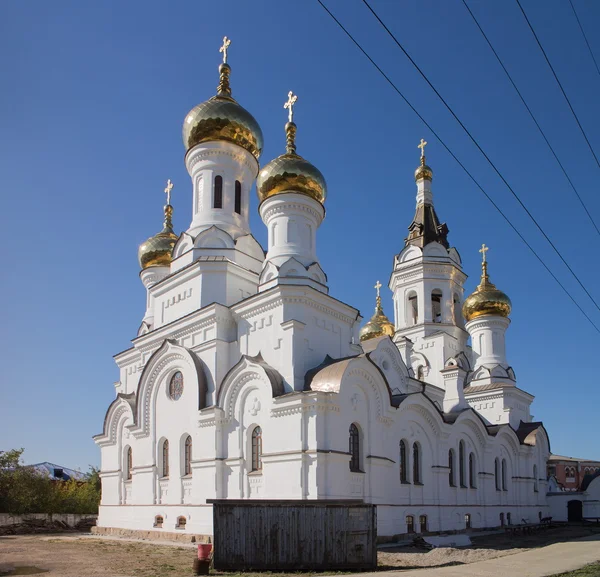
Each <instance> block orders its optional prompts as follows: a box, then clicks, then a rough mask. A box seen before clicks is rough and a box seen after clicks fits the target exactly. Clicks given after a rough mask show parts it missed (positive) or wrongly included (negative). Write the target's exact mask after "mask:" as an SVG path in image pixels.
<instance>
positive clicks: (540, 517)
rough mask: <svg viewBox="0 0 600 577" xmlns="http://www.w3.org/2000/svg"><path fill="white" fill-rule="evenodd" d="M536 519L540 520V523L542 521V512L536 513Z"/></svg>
mask: <svg viewBox="0 0 600 577" xmlns="http://www.w3.org/2000/svg"><path fill="white" fill-rule="evenodd" d="M538 519H539V520H540V522H541V520H542V512H541V511H538Z"/></svg>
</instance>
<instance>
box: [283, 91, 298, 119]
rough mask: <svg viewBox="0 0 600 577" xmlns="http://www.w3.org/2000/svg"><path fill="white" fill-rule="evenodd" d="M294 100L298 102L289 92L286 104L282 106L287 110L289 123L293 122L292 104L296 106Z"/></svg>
mask: <svg viewBox="0 0 600 577" xmlns="http://www.w3.org/2000/svg"><path fill="white" fill-rule="evenodd" d="M296 100H298V97H297V96H296V95H295V94H294V93H293V92H292V91H291V90H290V91H289V92H288V99H287V102H286V103H285V104H284V105H283V107H284V108H287V109H288V110H289V111H288V121H289V122H293V120H294V108H293V107H294V104H296Z"/></svg>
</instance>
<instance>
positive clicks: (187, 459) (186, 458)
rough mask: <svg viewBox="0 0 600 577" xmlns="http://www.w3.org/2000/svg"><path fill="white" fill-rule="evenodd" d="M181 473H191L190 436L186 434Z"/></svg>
mask: <svg viewBox="0 0 600 577" xmlns="http://www.w3.org/2000/svg"><path fill="white" fill-rule="evenodd" d="M183 474H184V475H191V474H192V437H191V436H190V435H188V436H187V437H186V439H185V443H184V445H183Z"/></svg>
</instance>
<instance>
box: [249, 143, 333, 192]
mask: <svg viewBox="0 0 600 577" xmlns="http://www.w3.org/2000/svg"><path fill="white" fill-rule="evenodd" d="M256 191H257V193H258V199H259V201H260V202H262V201H263V200H265V199H267V198H269V197H270V196H273V195H275V194H280V193H283V192H298V193H300V194H305V195H307V196H310V197H311V198H314V199H315V200H317V201H318V202H320V203H321V204H323V203H324V202H325V198H326V197H327V184H326V183H325V177H324V176H323V174H322V173H321V171H320V170H319V169H318V168H317V167H316V166H314V165H312V164H311V163H310V162H308V161H306V160H304V158H302V157H301V156H299V155H297V154H290V153H287V154H282V155H281V156H279V157H277V158H276V159H275V160H272V161H271V162H269V164H267V165H266V166H265V167H264V168H263V169H262V170H261V171H260V173H259V174H258V178H257V180H256Z"/></svg>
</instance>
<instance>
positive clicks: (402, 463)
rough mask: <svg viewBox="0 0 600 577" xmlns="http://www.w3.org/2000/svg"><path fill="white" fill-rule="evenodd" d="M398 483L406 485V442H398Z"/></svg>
mask: <svg viewBox="0 0 600 577" xmlns="http://www.w3.org/2000/svg"><path fill="white" fill-rule="evenodd" d="M400 482H401V483H408V462H407V454H406V441H404V440H402V441H400Z"/></svg>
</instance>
